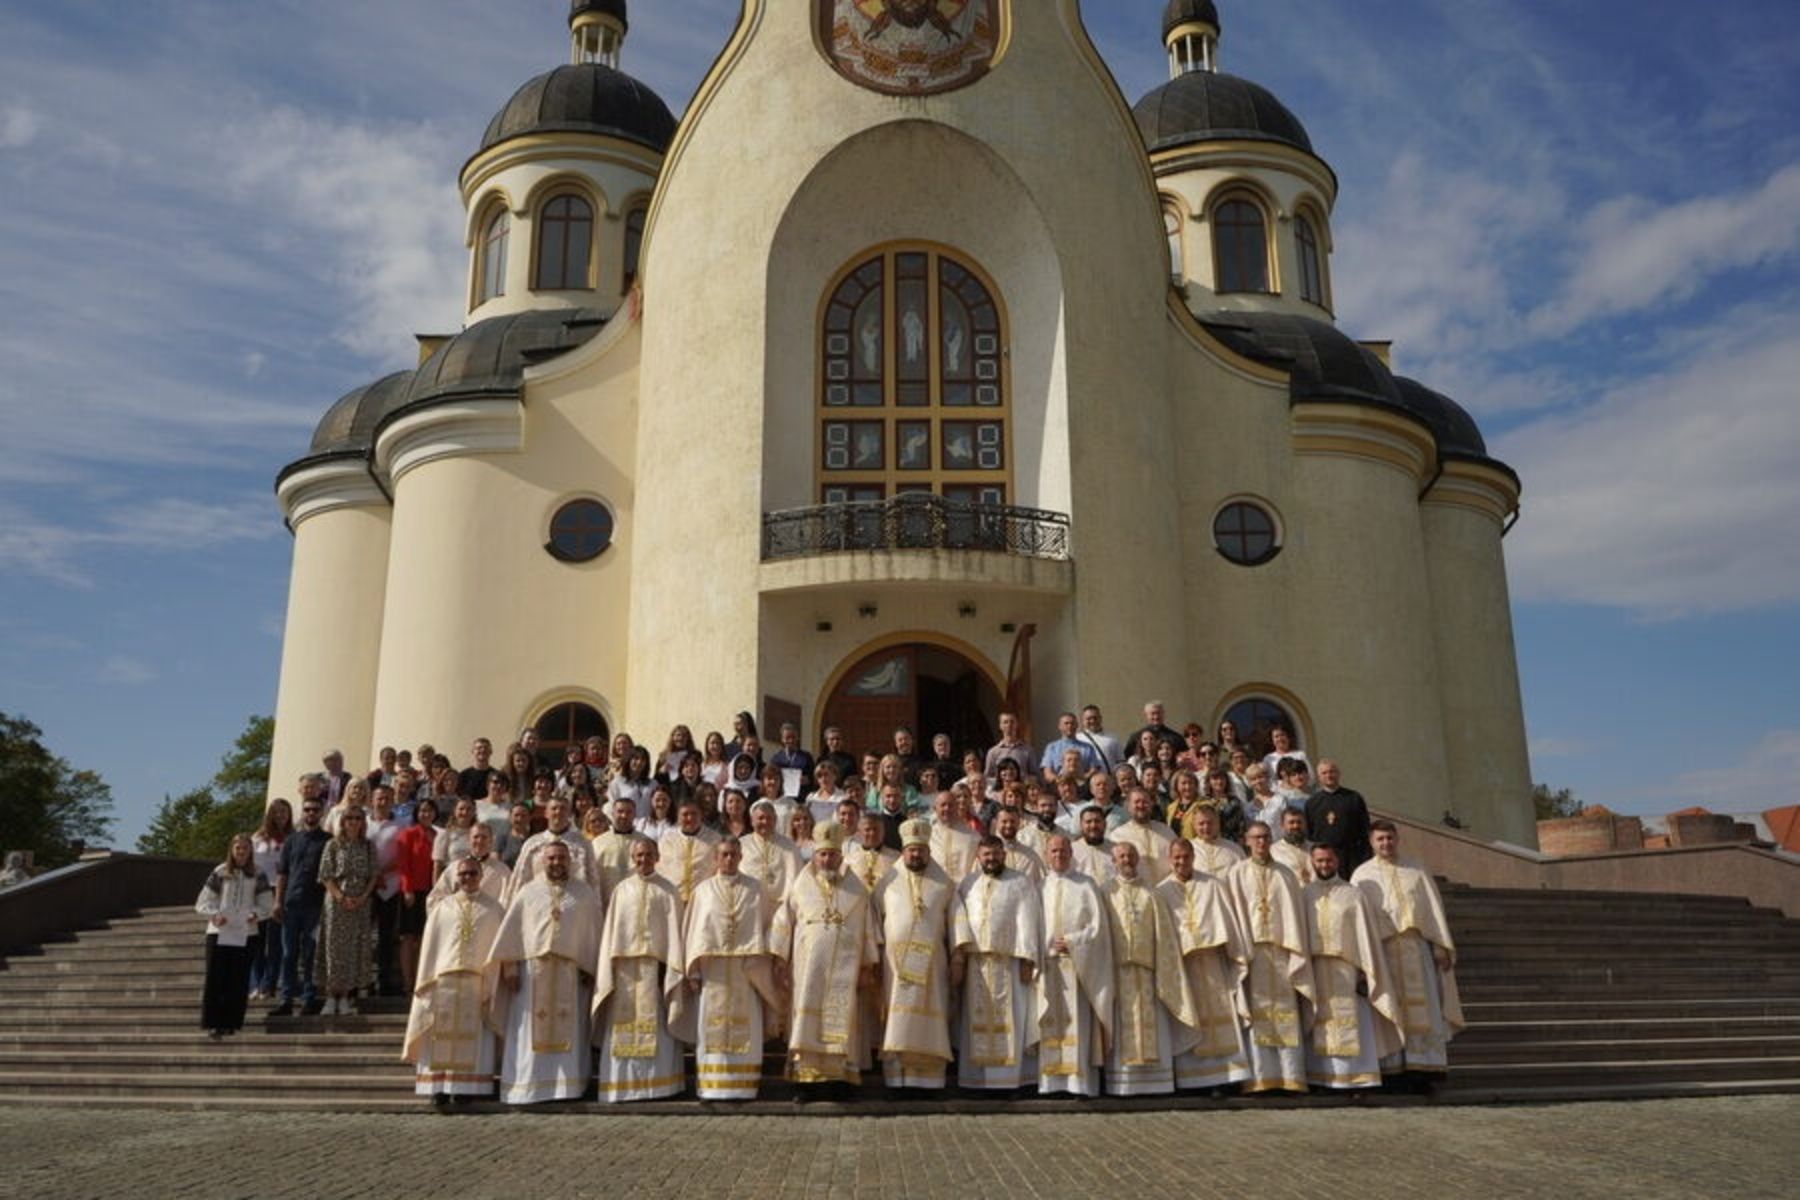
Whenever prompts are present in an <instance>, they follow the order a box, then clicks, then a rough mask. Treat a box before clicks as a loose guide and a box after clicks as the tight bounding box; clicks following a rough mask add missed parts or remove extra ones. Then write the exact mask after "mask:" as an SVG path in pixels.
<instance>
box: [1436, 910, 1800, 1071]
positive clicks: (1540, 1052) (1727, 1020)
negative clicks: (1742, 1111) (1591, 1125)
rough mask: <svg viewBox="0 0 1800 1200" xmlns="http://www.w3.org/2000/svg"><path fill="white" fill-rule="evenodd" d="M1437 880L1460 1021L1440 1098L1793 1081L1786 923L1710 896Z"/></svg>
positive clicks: (1798, 1056)
mask: <svg viewBox="0 0 1800 1200" xmlns="http://www.w3.org/2000/svg"><path fill="white" fill-rule="evenodd" d="M1439 886H1440V887H1441V888H1442V890H1443V895H1444V906H1445V908H1446V910H1447V911H1448V913H1449V917H1450V926H1451V929H1452V931H1453V933H1454V934H1455V936H1456V940H1457V950H1458V955H1459V960H1458V965H1457V982H1458V984H1459V985H1460V987H1461V989H1462V996H1463V1007H1464V1010H1465V1015H1466V1016H1467V1017H1468V1020H1469V1027H1468V1029H1467V1030H1466V1031H1464V1033H1463V1034H1462V1036H1460V1037H1459V1038H1457V1039H1456V1041H1455V1042H1454V1043H1453V1044H1452V1050H1451V1058H1450V1064H1451V1070H1450V1077H1449V1079H1448V1081H1447V1082H1446V1084H1445V1086H1444V1088H1443V1089H1442V1091H1441V1092H1440V1093H1439V1095H1440V1096H1441V1097H1442V1098H1443V1099H1446V1100H1461V1101H1471V1102H1476V1101H1505V1100H1561V1099H1585V1098H1590V1097H1606V1098H1620V1099H1623V1098H1627V1097H1633V1096H1673V1095H1716V1094H1746V1093H1754V1092H1783V1091H1800V921H1791V920H1787V919H1784V918H1783V916H1782V915H1781V913H1779V912H1776V911H1773V910H1769V909H1755V908H1752V907H1751V906H1750V905H1749V903H1748V902H1746V901H1743V900H1735V899H1730V898H1727V897H1719V896H1694V895H1673V894H1671V895H1651V894H1643V893H1624V892H1568V891H1557V892H1550V891H1512V890H1505V889H1497V888H1471V887H1464V886H1460V885H1457V884H1451V883H1444V882H1443V881H1441V880H1440V881H1439Z"/></svg>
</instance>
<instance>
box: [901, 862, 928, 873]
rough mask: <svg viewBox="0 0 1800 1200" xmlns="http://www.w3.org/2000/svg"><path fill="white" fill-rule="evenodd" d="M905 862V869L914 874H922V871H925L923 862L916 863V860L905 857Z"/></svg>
mask: <svg viewBox="0 0 1800 1200" xmlns="http://www.w3.org/2000/svg"><path fill="white" fill-rule="evenodd" d="M905 862H906V869H907V870H909V871H911V872H912V873H913V874H914V875H922V874H924V872H925V864H924V863H922V862H921V863H916V862H913V861H912V860H911V859H906V860H905Z"/></svg>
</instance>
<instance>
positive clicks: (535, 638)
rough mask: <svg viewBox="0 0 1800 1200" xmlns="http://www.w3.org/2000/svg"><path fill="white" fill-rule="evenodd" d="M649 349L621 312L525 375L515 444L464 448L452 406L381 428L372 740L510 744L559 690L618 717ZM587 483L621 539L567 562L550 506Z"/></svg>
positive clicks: (455, 748) (454, 751) (581, 493)
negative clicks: (383, 520) (382, 514)
mask: <svg viewBox="0 0 1800 1200" xmlns="http://www.w3.org/2000/svg"><path fill="white" fill-rule="evenodd" d="M638 346H639V335H638V330H637V328H636V327H635V326H634V325H631V324H630V323H629V322H628V321H621V322H620V323H617V324H615V325H613V326H609V327H608V329H606V330H604V331H602V333H601V334H600V335H598V337H596V339H595V340H594V341H592V342H589V343H588V344H587V345H585V346H583V347H580V348H578V349H576V350H573V351H570V352H569V353H568V354H566V355H563V356H561V357H559V358H557V359H555V360H553V361H552V362H550V363H548V364H545V365H544V366H542V367H539V368H535V369H533V370H532V371H530V372H528V374H527V377H526V378H527V382H526V388H525V398H524V401H523V403H522V404H515V403H514V402H511V401H506V402H498V407H500V408H502V409H504V408H506V407H507V406H510V407H511V409H512V410H514V415H515V417H516V419H517V420H518V421H519V422H520V425H519V428H518V431H517V438H518V444H519V447H520V448H519V449H518V450H517V451H514V452H504V451H496V450H494V449H492V448H489V447H487V446H483V447H482V448H480V449H478V450H474V451H471V450H469V449H468V448H467V447H466V446H459V445H458V434H457V431H456V429H455V428H454V427H452V426H451V425H449V424H448V414H449V412H450V411H451V410H449V409H428V410H425V412H423V413H421V414H419V421H420V424H419V425H417V426H413V427H407V426H405V424H404V423H397V424H396V425H392V426H389V427H388V429H387V430H386V431H384V434H383V436H382V439H381V441H380V442H379V443H378V444H377V458H378V461H381V462H383V463H384V464H387V463H391V462H394V460H396V459H398V466H397V468H396V473H397V476H398V477H397V478H396V479H395V481H394V535H393V551H392V554H391V555H390V558H389V565H388V590H387V604H386V613H385V616H384V618H383V627H384V631H385V632H384V636H383V638H382V647H381V673H380V684H379V686H378V689H377V694H376V701H375V713H374V737H375V741H376V743H377V744H380V743H386V742H392V743H394V744H396V745H412V744H416V743H417V742H418V741H420V740H430V741H432V742H433V743H434V744H435V745H438V746H440V747H443V748H444V749H445V752H446V753H448V754H450V756H451V757H452V759H453V760H455V761H458V762H460V761H462V759H461V756H462V755H463V754H464V753H465V752H466V749H467V746H468V744H469V742H470V741H472V740H473V739H474V738H475V737H477V736H487V737H490V738H492V739H493V740H494V742H495V743H496V745H497V746H503V745H504V744H505V743H506V742H507V741H509V740H511V738H512V737H513V736H514V735H516V734H517V732H518V731H519V729H520V728H521V727H523V725H524V724H525V723H526V722H528V721H530V720H532V719H534V718H535V717H536V716H538V715H539V714H540V713H541V711H542V710H543V709H545V708H547V707H549V706H550V705H551V704H554V703H556V702H558V701H561V700H582V701H584V702H586V703H589V704H592V705H593V706H594V707H596V708H598V709H599V710H600V712H601V714H602V715H603V716H605V717H606V719H607V722H608V724H609V725H610V726H611V727H612V728H615V729H617V728H620V721H621V718H622V715H623V713H624V711H625V691H624V688H625V677H626V671H625V656H626V655H625V651H626V641H625V630H626V621H627V613H628V612H629V610H630V607H631V564H632V548H633V544H634V539H635V537H636V531H635V519H634V514H635V511H636V494H635V489H634V488H633V486H632V471H633V468H634V463H635V450H636V445H635V439H634V427H635V407H636V396H637V361H638ZM434 422H435V423H436V425H437V427H436V428H434V427H433V423H434ZM465 440H473V439H465ZM433 455H437V457H433ZM421 458H423V459H426V460H427V461H423V462H422V464H421V465H416V466H412V467H411V468H410V469H407V468H406V463H407V462H408V461H416V460H418V459H421ZM585 496H592V497H596V498H598V499H600V500H601V501H603V502H604V503H605V504H606V505H607V506H608V507H609V508H610V509H611V510H612V512H613V515H614V518H615V523H616V533H615V536H614V542H613V545H612V546H611V548H609V549H608V550H607V551H606V552H605V553H604V554H602V555H601V556H600V558H598V559H596V560H595V561H593V562H591V563H586V564H569V563H564V562H561V561H558V560H557V559H554V558H552V557H551V556H550V555H549V554H548V553H546V552H545V550H544V548H543V547H544V543H545V541H546V540H547V538H548V529H549V522H550V518H551V516H552V515H553V514H554V512H555V511H556V509H557V508H558V507H560V506H561V505H562V504H563V503H565V502H566V501H568V500H571V499H575V498H578V497H585Z"/></svg>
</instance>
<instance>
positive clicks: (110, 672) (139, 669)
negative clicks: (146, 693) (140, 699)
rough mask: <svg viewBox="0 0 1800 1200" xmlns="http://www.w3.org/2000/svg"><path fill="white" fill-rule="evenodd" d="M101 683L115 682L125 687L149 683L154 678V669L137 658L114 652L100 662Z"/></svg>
mask: <svg viewBox="0 0 1800 1200" xmlns="http://www.w3.org/2000/svg"><path fill="white" fill-rule="evenodd" d="M98 678H99V680H100V682H101V683H116V684H120V685H122V686H125V687H136V686H137V685H139V684H144V683H149V682H150V681H151V680H153V679H155V678H156V671H155V669H154V668H152V667H151V666H150V665H149V664H148V663H146V662H143V661H141V660H139V659H135V658H128V657H126V656H125V655H122V654H115V655H113V656H112V657H111V658H109V659H107V660H106V661H105V662H103V663H101V664H100V672H99V676H98Z"/></svg>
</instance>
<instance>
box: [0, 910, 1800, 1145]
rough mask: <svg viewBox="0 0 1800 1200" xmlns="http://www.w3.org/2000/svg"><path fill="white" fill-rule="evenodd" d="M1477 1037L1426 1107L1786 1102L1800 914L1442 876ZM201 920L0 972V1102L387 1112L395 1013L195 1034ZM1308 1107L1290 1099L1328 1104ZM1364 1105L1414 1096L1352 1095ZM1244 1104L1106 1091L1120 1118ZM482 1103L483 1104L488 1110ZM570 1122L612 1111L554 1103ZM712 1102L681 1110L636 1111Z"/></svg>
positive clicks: (864, 1103) (19, 959)
mask: <svg viewBox="0 0 1800 1200" xmlns="http://www.w3.org/2000/svg"><path fill="white" fill-rule="evenodd" d="M1445 901H1446V908H1447V910H1448V912H1449V915H1450V920H1451V927H1452V930H1453V932H1454V933H1455V934H1456V936H1457V940H1458V953H1459V966H1458V979H1459V982H1460V984H1461V988H1462V993H1463V1000H1464V1008H1465V1012H1466V1013H1467V1015H1468V1017H1469V1021H1470V1026H1469V1028H1468V1029H1467V1030H1466V1031H1465V1033H1464V1034H1463V1036H1462V1037H1461V1038H1459V1039H1458V1040H1457V1041H1456V1042H1455V1043H1454V1045H1453V1048H1452V1070H1451V1073H1450V1076H1449V1077H1448V1079H1447V1081H1446V1082H1445V1084H1444V1086H1443V1088H1442V1090H1441V1091H1440V1093H1439V1095H1440V1098H1441V1099H1444V1100H1450V1101H1457V1102H1485V1101H1506V1100H1561V1099H1578V1098H1593V1097H1598V1096H1607V1097H1621V1098H1623V1097H1632V1096H1650V1095H1658V1096H1662V1095H1713V1094H1742V1093H1752V1092H1766V1091H1789V1090H1800V922H1796V921H1789V920H1786V919H1784V918H1783V917H1782V916H1781V915H1780V914H1779V913H1775V912H1771V911H1769V910H1761V909H1755V908H1752V907H1751V906H1750V905H1748V904H1746V903H1744V902H1742V901H1734V900H1730V899H1723V898H1719V897H1706V896H1628V895H1618V894H1610V893H1563V892H1532V891H1517V890H1514V891H1506V890H1498V889H1474V888H1463V887H1458V886H1454V885H1451V886H1447V887H1446V889H1445ZM203 929H204V925H203V922H202V921H201V920H200V918H199V917H198V916H197V915H196V914H195V913H194V912H192V910H191V909H188V908H185V907H170V908H164V909H156V910H151V911H147V912H145V913H142V914H139V915H138V916H136V917H132V918H126V919H121V920H117V921H113V922H110V923H108V924H107V925H106V926H105V927H103V928H100V929H96V930H91V931H84V932H82V933H80V934H79V935H76V936H73V937H71V938H70V939H69V940H66V941H60V942H54V943H51V944H48V945H46V946H44V947H42V948H41V950H40V951H39V952H38V953H34V954H31V953H28V954H22V955H18V956H15V957H13V958H12V959H10V960H8V961H6V962H4V963H0V1105H6V1104H21V1103H32V1104H52V1105H58V1106H74V1105H82V1106H95V1105H120V1104H123V1105H142V1104H151V1105H156V1106H159V1107H174V1108H189V1107H194V1108H204V1107H207V1106H209V1105H221V1104H228V1105H231V1106H234V1107H238V1108H249V1109H279V1110H285V1111H325V1110H329V1111H340V1112H342V1111H369V1112H376V1111H401V1110H411V1109H415V1108H417V1107H418V1106H419V1105H420V1104H421V1103H422V1101H420V1100H419V1099H418V1098H416V1097H415V1096H414V1095H413V1093H412V1073H411V1068H410V1067H408V1066H407V1065H406V1064H404V1063H401V1062H400V1061H399V1053H400V1041H401V1034H402V1031H403V1029H404V1027H405V1021H406V1016H405V1003H404V1001H400V1000H368V1001H364V1002H363V1012H362V1013H361V1014H359V1015H355V1016H345V1017H323V1016H318V1017H305V1016H293V1017H286V1018H272V1017H269V1016H268V1012H269V1011H270V1007H271V1006H270V1005H269V1004H266V1003H261V1002H258V1003H253V1004H252V1005H251V1008H250V1011H249V1015H248V1022H247V1025H246V1027H245V1029H244V1030H243V1031H242V1032H240V1033H239V1034H237V1035H236V1036H234V1037H230V1038H226V1039H223V1040H221V1041H218V1042H213V1041H211V1040H209V1039H208V1038H207V1037H206V1036H205V1035H204V1033H203V1032H202V1031H200V1030H199V1029H198V1028H197V1025H198V1018H199V1013H198V1008H199V995H200V989H201V983H202V979H203V969H204V954H203V952H202V946H201V936H202V931H203ZM780 1071H781V1060H780V1057H779V1056H778V1055H772V1056H770V1058H769V1059H768V1060H767V1062H766V1064H765V1074H766V1078H765V1081H764V1086H763V1091H762V1095H763V1098H764V1099H763V1100H762V1101H760V1102H758V1103H757V1104H756V1105H754V1106H752V1107H750V1108H748V1109H744V1111H770V1112H789V1111H807V1112H892V1111H911V1107H912V1106H914V1105H916V1104H917V1103H918V1102H916V1101H907V1100H893V1099H890V1098H888V1097H886V1096H885V1093H884V1092H883V1090H882V1089H881V1088H880V1087H879V1085H870V1086H867V1087H865V1089H864V1092H863V1099H862V1100H861V1101H859V1102H857V1103H852V1104H841V1105H840V1104H831V1105H807V1106H803V1107H802V1108H801V1109H799V1110H796V1109H794V1107H793V1106H792V1104H791V1096H792V1092H791V1089H790V1088H789V1087H788V1085H787V1084H786V1083H785V1082H784V1081H782V1080H781V1079H780V1078H779V1075H780ZM1340 1102H1342V1098H1341V1097H1331V1096H1326V1095H1318V1094H1315V1095H1314V1096H1311V1097H1307V1098H1304V1099H1302V1100H1301V1101H1299V1103H1300V1104H1302V1105H1312V1104H1335V1103H1340ZM1360 1102H1364V1103H1396V1104H1405V1103H1416V1102H1418V1101H1417V1100H1416V1099H1415V1098H1413V1097H1404V1096H1396V1097H1365V1098H1363V1099H1362V1100H1361V1101H1360ZM1247 1103H1255V1102H1254V1101H1235V1100H1234V1101H1208V1100H1204V1099H1196V1098H1177V1099H1176V1100H1174V1101H1140V1100H1134V1101H1102V1102H1099V1105H1100V1106H1110V1105H1123V1106H1124V1107H1127V1108H1129V1107H1142V1106H1151V1107H1155V1106H1164V1105H1167V1104H1176V1105H1180V1106H1189V1105H1221V1104H1222V1105H1238V1104H1247ZM482 1107H487V1106H482ZM1066 1107H1067V1102H1057V1101H1047V1102H1038V1101H1001V1100H990V1099H985V1098H978V1097H977V1098H971V1097H960V1098H959V1097H954V1096H953V1097H949V1098H946V1099H945V1100H944V1101H941V1102H940V1101H937V1100H932V1101H928V1102H925V1108H923V1109H921V1111H949V1110H956V1111H970V1112H987V1111H996V1110H997V1109H1001V1108H1004V1109H1005V1110H1006V1111H1022V1112H1023V1111H1039V1110H1040V1108H1041V1110H1042V1111H1058V1110H1059V1109H1060V1108H1066ZM559 1108H561V1109H562V1110H563V1111H618V1110H617V1109H608V1108H606V1106H595V1105H585V1104H578V1105H567V1106H559ZM652 1110H654V1111H658V1112H701V1111H712V1110H709V1109H707V1108H705V1107H703V1106H701V1105H699V1104H698V1103H697V1102H695V1101H692V1100H675V1101H669V1102H659V1103H658V1104H656V1105H651V1106H641V1107H639V1106H634V1109H633V1111H645V1112H648V1111H652Z"/></svg>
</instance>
